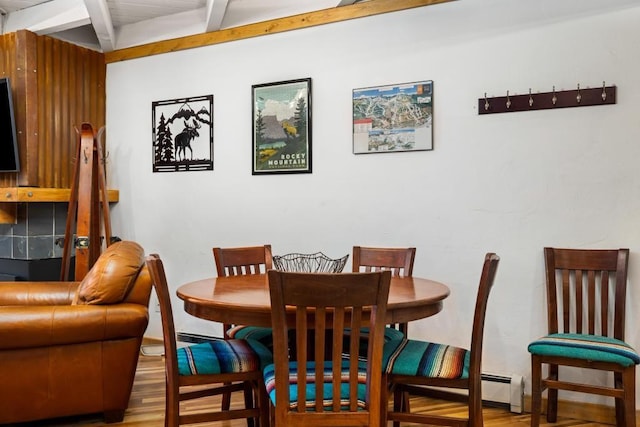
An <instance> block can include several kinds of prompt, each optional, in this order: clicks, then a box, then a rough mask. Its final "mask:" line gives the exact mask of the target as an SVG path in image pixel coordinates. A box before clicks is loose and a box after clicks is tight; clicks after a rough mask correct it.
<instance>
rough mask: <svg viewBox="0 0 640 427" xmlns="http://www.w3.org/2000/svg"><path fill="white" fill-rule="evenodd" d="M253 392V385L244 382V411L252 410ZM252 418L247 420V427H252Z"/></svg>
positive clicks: (253, 424) (253, 423)
mask: <svg viewBox="0 0 640 427" xmlns="http://www.w3.org/2000/svg"><path fill="white" fill-rule="evenodd" d="M253 391H254V385H253V384H252V383H251V382H250V381H245V383H244V407H245V408H246V409H249V408H253V401H254V400H253V394H254V393H253ZM254 421H255V420H254V419H253V418H248V419H247V427H254V426H255V425H256V423H255V422H254Z"/></svg>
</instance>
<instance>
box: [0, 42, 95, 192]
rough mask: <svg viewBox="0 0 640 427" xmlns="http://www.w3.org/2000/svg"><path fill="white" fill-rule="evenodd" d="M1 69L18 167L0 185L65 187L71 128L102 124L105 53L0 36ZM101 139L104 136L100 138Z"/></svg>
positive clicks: (72, 155)
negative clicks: (11, 107) (9, 94)
mask: <svg viewBox="0 0 640 427" xmlns="http://www.w3.org/2000/svg"><path fill="white" fill-rule="evenodd" d="M0 49H2V54H1V55H0V57H1V58H2V59H1V60H0V73H2V75H8V76H9V77H10V78H11V79H12V86H13V87H12V90H13V100H14V104H15V110H16V125H17V127H18V130H19V132H20V134H19V135H18V145H19V150H20V165H21V171H20V173H19V174H15V173H13V174H10V173H0V187H15V186H17V185H21V186H36V187H42V188H69V187H70V186H71V180H72V178H73V176H72V171H73V166H74V161H75V148H76V144H77V138H78V136H77V133H76V128H78V129H79V128H80V126H81V125H82V123H84V122H88V123H91V124H92V125H93V127H94V129H95V130H98V129H100V127H102V126H104V125H105V116H106V105H105V103H106V93H105V79H106V64H105V60H104V54H103V53H101V52H96V51H93V50H90V49H86V48H83V47H80V46H77V45H74V44H71V43H67V42H65V41H62V40H59V39H55V38H52V37H48V36H38V35H36V34H34V33H31V32H29V31H18V32H17V33H10V34H6V35H2V36H0ZM103 143H104V141H103Z"/></svg>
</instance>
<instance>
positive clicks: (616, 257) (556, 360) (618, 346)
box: [528, 247, 640, 427]
mask: <svg viewBox="0 0 640 427" xmlns="http://www.w3.org/2000/svg"><path fill="white" fill-rule="evenodd" d="M544 259H545V270H546V271H545V272H546V282H547V310H548V316H547V320H548V332H549V333H548V335H546V336H544V337H542V338H540V339H538V340H536V341H534V342H532V343H531V344H529V347H528V349H529V352H530V353H531V426H533V427H537V426H538V425H539V423H540V414H541V411H542V392H543V391H544V390H545V389H547V390H548V392H547V421H548V422H550V423H554V422H556V419H557V412H558V390H569V391H574V392H582V393H592V394H599V395H603V396H609V397H613V398H615V408H616V421H617V425H618V426H627V427H631V426H635V425H636V409H635V404H636V398H635V387H636V380H635V377H636V365H638V363H639V362H640V357H638V353H637V352H636V351H635V350H633V349H632V348H631V347H630V346H629V345H628V344H627V343H625V342H624V340H625V303H626V287H627V264H628V260H629V250H628V249H613V250H608V249H558V248H549V247H547V248H544ZM543 364H544V365H547V366H548V372H547V376H546V377H544V378H543V376H542V365H543ZM560 366H562V367H563V372H566V371H564V370H565V367H573V368H589V369H593V370H599V371H608V372H611V373H613V385H612V386H607V385H602V384H596V381H592V382H591V383H589V384H586V383H581V384H578V383H577V382H576V381H575V380H573V381H566V380H561V379H560V373H559V367H560ZM598 382H600V381H598Z"/></svg>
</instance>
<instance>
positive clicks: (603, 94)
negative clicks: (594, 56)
mask: <svg viewBox="0 0 640 427" xmlns="http://www.w3.org/2000/svg"><path fill="white" fill-rule="evenodd" d="M606 100H607V91H606V90H605V86H604V80H603V81H602V102H604V101H606Z"/></svg>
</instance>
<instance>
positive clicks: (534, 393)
mask: <svg viewBox="0 0 640 427" xmlns="http://www.w3.org/2000/svg"><path fill="white" fill-rule="evenodd" d="M541 382H542V363H540V359H539V358H538V357H537V356H531V427H538V426H539V425H540V412H541V411H542V387H541Z"/></svg>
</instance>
